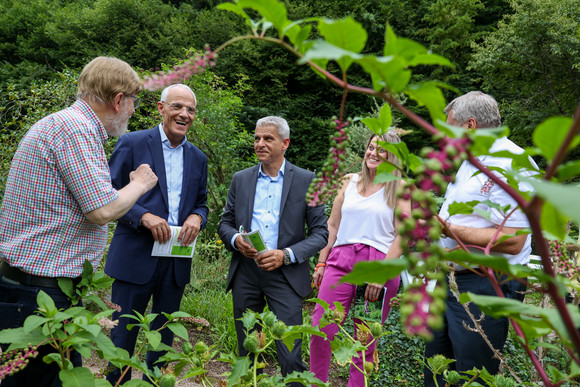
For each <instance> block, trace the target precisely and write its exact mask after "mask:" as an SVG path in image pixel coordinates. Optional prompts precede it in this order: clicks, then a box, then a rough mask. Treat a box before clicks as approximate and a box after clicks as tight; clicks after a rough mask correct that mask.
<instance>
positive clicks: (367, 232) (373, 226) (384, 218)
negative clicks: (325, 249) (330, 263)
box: [334, 174, 395, 254]
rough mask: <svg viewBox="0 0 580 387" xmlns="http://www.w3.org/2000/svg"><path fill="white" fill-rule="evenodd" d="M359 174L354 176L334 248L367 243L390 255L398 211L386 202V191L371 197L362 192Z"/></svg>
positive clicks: (345, 201) (346, 196)
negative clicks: (358, 185)
mask: <svg viewBox="0 0 580 387" xmlns="http://www.w3.org/2000/svg"><path fill="white" fill-rule="evenodd" d="M358 179H359V175H358V174H355V175H353V177H352V179H351V180H350V182H349V184H348V187H347V188H346V190H345V192H344V202H343V203H342V212H341V219H340V225H339V226H338V233H337V235H336V242H335V243H334V246H340V245H348V244H354V243H363V244H365V245H369V246H372V247H374V248H375V249H377V250H379V251H381V252H383V253H385V254H386V253H387V252H388V251H389V248H390V247H391V244H393V241H394V240H395V223H394V214H395V210H394V209H393V208H391V207H389V206H388V205H387V203H386V201H385V197H384V190H385V189H384V188H381V189H380V190H378V191H377V192H375V193H374V194H372V195H371V196H369V197H364V196H362V195H360V194H359V193H358V190H357V187H356V183H357V181H358Z"/></svg>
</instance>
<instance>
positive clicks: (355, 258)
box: [310, 243, 400, 387]
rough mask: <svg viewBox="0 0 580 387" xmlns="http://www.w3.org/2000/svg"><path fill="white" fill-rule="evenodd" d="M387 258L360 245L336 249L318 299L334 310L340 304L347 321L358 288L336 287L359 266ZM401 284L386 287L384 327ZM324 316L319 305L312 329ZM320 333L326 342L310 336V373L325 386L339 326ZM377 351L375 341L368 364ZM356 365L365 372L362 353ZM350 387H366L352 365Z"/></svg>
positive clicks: (368, 357) (355, 362)
mask: <svg viewBox="0 0 580 387" xmlns="http://www.w3.org/2000/svg"><path fill="white" fill-rule="evenodd" d="M384 258H385V253H382V252H380V251H378V250H376V249H375V248H373V247H370V246H368V245H363V244H360V243H357V244H353V245H344V246H337V247H335V248H333V249H332V250H331V252H330V254H329V256H328V259H327V260H326V267H325V270H324V276H323V277H322V283H321V284H320V292H319V293H318V298H320V299H322V300H324V301H326V302H328V303H329V304H330V305H331V308H332V309H334V305H333V303H334V302H335V301H339V302H340V303H341V304H342V305H343V306H344V310H345V319H346V316H347V315H348V311H349V310H350V307H351V305H352V301H353V299H354V296H355V291H356V285H352V284H347V283H342V284H340V285H337V284H338V281H339V280H340V278H341V277H342V276H344V275H345V274H347V273H349V272H351V271H352V268H353V267H354V265H355V264H356V263H357V262H361V261H374V260H382V259H384ZM399 281H400V277H399V276H397V277H395V278H393V279H391V280H389V281H388V282H387V283H386V284H385V287H386V288H387V289H386V292H385V300H384V308H383V315H382V319H381V320H382V321H381V322H383V323H384V322H385V320H386V318H387V316H388V315H389V310H390V309H391V308H390V300H391V298H393V297H395V296H396V295H397V291H398V289H399ZM335 285H336V287H335ZM377 302H378V301H377ZM323 314H324V308H323V307H321V306H320V305H316V307H315V309H314V314H313V316H312V325H313V326H317V325H318V322H319V321H320V318H321V317H322V315H323ZM355 322H358V323H360V321H356V320H355ZM342 323H343V324H344V320H343V321H342ZM321 331H322V332H324V333H326V336H327V339H325V338H322V337H320V336H314V335H313V336H311V339H310V371H312V372H313V373H314V375H315V376H316V377H317V378H318V379H320V380H322V381H323V382H327V381H328V369H329V367H330V358H331V350H330V341H332V339H333V338H334V335H335V334H336V333H337V332H338V326H337V325H336V324H329V325H327V326H325V327H324V328H322V329H321ZM355 335H356V329H355ZM355 338H356V336H355ZM375 347H376V341H375V342H373V343H372V344H371V345H370V346H369V348H368V350H367V351H366V353H365V360H366V361H367V362H368V361H372V360H373V352H374V351H375ZM353 362H354V364H356V366H357V367H358V368H360V369H364V368H363V360H362V354H361V353H359V356H357V357H356V358H354V359H353ZM348 386H349V387H360V386H364V376H363V374H362V373H361V372H360V371H359V370H357V369H356V368H355V367H354V366H353V365H351V367H350V378H349V380H348Z"/></svg>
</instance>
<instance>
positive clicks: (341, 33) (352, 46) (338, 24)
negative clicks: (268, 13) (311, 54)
mask: <svg viewBox="0 0 580 387" xmlns="http://www.w3.org/2000/svg"><path fill="white" fill-rule="evenodd" d="M318 30H319V32H320V35H322V36H323V37H324V39H325V40H326V41H327V42H328V43H330V44H333V45H334V46H336V47H340V48H343V49H345V50H347V51H350V52H355V53H360V52H361V51H362V49H363V48H364V47H365V44H366V42H367V32H366V30H365V29H364V28H363V26H362V25H361V24H360V23H359V22H357V21H356V20H354V19H353V18H351V17H350V16H349V17H346V18H344V19H340V20H330V19H322V20H321V21H320V22H319V23H318ZM351 64H352V58H350V57H342V58H341V59H339V60H338V65H339V66H340V68H341V69H342V71H344V72H346V70H347V69H348V68H349V67H350V65H351Z"/></svg>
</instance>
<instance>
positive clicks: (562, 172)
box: [558, 160, 580, 181]
mask: <svg viewBox="0 0 580 387" xmlns="http://www.w3.org/2000/svg"><path fill="white" fill-rule="evenodd" d="M578 175H580V160H574V161H570V162H567V163H565V164H562V165H560V166H559V167H558V178H559V180H560V181H565V180H568V179H571V178H573V177H576V176H578Z"/></svg>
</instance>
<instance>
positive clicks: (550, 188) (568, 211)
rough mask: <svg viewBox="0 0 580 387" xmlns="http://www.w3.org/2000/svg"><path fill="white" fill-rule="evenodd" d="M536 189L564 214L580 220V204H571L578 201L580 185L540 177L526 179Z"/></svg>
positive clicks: (577, 220) (576, 220)
mask: <svg viewBox="0 0 580 387" xmlns="http://www.w3.org/2000/svg"><path fill="white" fill-rule="evenodd" d="M526 181H527V182H528V183H530V184H531V185H532V186H533V187H534V191H535V192H536V193H537V194H538V196H540V197H541V198H543V199H544V200H545V201H547V202H550V203H551V204H552V206H554V208H556V209H557V210H558V211H560V213H561V214H562V215H563V216H566V217H569V218H571V219H572V220H574V221H575V222H580V206H579V205H571V204H574V203H577V202H578V198H579V197H580V186H577V185H562V184H557V183H552V182H548V181H545V180H539V179H531V178H530V179H526Z"/></svg>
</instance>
